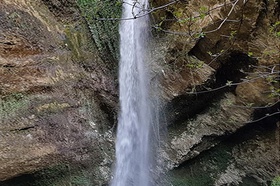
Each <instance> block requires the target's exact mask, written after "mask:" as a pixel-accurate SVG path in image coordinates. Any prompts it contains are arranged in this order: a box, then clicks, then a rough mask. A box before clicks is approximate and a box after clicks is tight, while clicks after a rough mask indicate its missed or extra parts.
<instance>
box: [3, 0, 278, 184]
mask: <svg viewBox="0 0 280 186" xmlns="http://www.w3.org/2000/svg"><path fill="white" fill-rule="evenodd" d="M125 2H130V1H124V2H123V1H119V0H102V1H101V0H77V1H76V0H2V1H0V185H1V186H62V185H72V186H87V185H88V186H92V185H93V186H96V185H109V184H110V182H111V180H112V178H113V177H114V176H113V175H114V173H113V171H114V166H115V162H116V159H115V141H116V138H117V137H116V135H117V133H118V132H117V130H118V129H117V126H118V125H120V124H119V123H118V118H119V117H120V115H118V113H120V111H121V110H122V108H121V107H122V106H121V103H119V95H120V94H121V93H120V92H119V91H118V90H119V89H121V87H120V86H122V85H121V84H119V81H120V79H119V78H118V69H119V63H118V61H119V59H120V58H121V57H120V53H119V41H120V38H119V33H118V31H119V24H120V22H121V12H122V6H123V5H124V3H125ZM132 2H138V1H131V2H130V3H132ZM149 3H150V6H149V7H148V8H147V11H148V13H149V17H150V27H149V28H148V30H149V32H150V38H149V43H148V44H149V47H150V48H149V49H150V52H151V53H150V54H147V56H145V57H148V55H150V56H151V59H150V61H149V68H150V74H149V75H148V76H147V78H150V79H151V82H150V85H149V86H150V88H151V89H156V90H158V91H154V92H149V94H148V97H149V99H148V100H150V101H153V100H152V98H154V97H156V98H158V99H159V100H156V101H158V102H160V103H161V104H160V107H159V111H158V115H156V116H155V117H153V118H152V119H156V120H158V121H159V125H165V124H166V123H167V124H168V126H167V127H168V133H167V134H166V136H164V137H163V138H164V139H165V140H163V141H162V142H161V143H162V144H161V145H162V147H163V148H162V149H161V148H159V149H157V150H158V152H157V154H159V157H156V158H155V159H156V160H157V161H160V162H159V163H160V164H162V165H164V166H163V167H160V166H157V165H153V164H151V165H150V166H151V167H152V168H153V169H152V170H153V172H150V175H148V176H154V174H155V176H156V177H157V176H158V177H159V178H158V179H159V180H160V179H161V178H162V179H163V176H162V175H160V174H159V175H156V174H157V173H159V172H160V173H161V172H164V173H167V176H166V179H167V182H168V183H171V184H173V185H174V186H188V185H191V186H201V185H215V186H216V185H217V186H222V185H241V186H242V185H243V186H254V185H256V186H259V185H260V186H261V185H268V186H277V184H279V175H280V173H279V172H280V170H279V169H280V164H279V163H280V162H279V159H280V158H279V156H280V155H279V146H280V145H279V139H280V132H279V125H280V124H279V112H280V111H279V62H280V61H279V59H280V56H279V55H280V52H279V48H280V46H279V44H280V38H279V32H280V23H279V20H280V13H279V12H280V3H279V1H278V0H269V1H266V0H256V1H252V0H247V1H243V0H242V1H241V0H226V1H224V0H219V1H213V0H206V1H196V0H188V1H177V0H175V1H169V0H150V1H149ZM132 4H133V3H132ZM135 5H136V4H135ZM135 7H136V6H135ZM135 10H136V8H135ZM136 18H137V16H136ZM137 20H141V19H135V21H137ZM128 22H129V21H128ZM136 26H141V24H137V25H136ZM127 42H128V41H127ZM141 42H142V40H141ZM127 44H128V43H127ZM147 48H148V47H145V49H147ZM132 49H133V48H132V47H131V50H132ZM131 50H129V52H131ZM128 54H129V53H126V55H128ZM144 83H147V82H146V81H145V80H144ZM125 85H128V84H127V83H126V84H125ZM147 86H148V85H147ZM141 90H143V89H141ZM138 93H139V91H137V92H136V93H135V94H138ZM151 105H153V104H151ZM133 106H136V105H135V104H134V105H133ZM151 110H153V109H151ZM146 111H148V109H146V110H145V112H146ZM145 119H146V118H145ZM160 130H161V132H165V129H164V128H160ZM155 131H157V130H155ZM134 136H136V135H134ZM154 145H155V146H156V145H158V144H154ZM153 148H154V147H153ZM117 151H118V150H117ZM138 158H140V157H137V160H138ZM141 158H144V157H141ZM137 160H135V159H134V160H133V161H136V162H134V163H135V164H136V163H138V162H137ZM139 161H142V160H140V159H139ZM158 185H163V184H158Z"/></svg>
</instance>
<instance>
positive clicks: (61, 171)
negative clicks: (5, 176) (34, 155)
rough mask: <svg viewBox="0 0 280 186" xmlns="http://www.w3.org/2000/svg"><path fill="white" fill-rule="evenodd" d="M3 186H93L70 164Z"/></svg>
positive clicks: (85, 175)
mask: <svg viewBox="0 0 280 186" xmlns="http://www.w3.org/2000/svg"><path fill="white" fill-rule="evenodd" d="M0 185H1V186H68V185H71V186H92V185H93V184H92V183H91V180H90V177H89V176H87V174H85V173H84V172H83V171H82V170H80V169H77V167H76V168H73V167H71V166H70V165H68V164H59V165H55V166H52V167H49V168H46V169H43V170H40V171H38V172H35V173H33V174H26V175H22V176H20V177H17V178H14V179H11V180H7V181H4V182H0Z"/></svg>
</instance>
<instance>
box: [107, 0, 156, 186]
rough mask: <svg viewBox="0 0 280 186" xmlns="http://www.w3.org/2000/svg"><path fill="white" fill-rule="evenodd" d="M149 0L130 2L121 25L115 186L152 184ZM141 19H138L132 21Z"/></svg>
mask: <svg viewBox="0 0 280 186" xmlns="http://www.w3.org/2000/svg"><path fill="white" fill-rule="evenodd" d="M147 9H148V1H147V0H138V1H135V0H126V1H125V2H123V15H122V21H121V24H120V56H121V57H120V71H119V85H120V106H121V112H120V115H119V121H118V130H117V141H116V167H115V173H114V178H113V180H112V184H111V185H112V186H149V185H152V184H153V183H152V174H151V171H150V170H151V167H152V166H153V158H152V157H153V155H152V153H153V151H152V150H151V149H152V147H153V139H152V137H151V136H152V135H151V133H152V131H151V128H152V126H151V125H152V114H151V112H152V109H151V103H150V97H149V95H148V94H149V89H150V88H149V85H150V82H149V81H150V78H149V73H148V70H147V65H146V64H147V62H148V60H149V59H148V58H149V57H148V51H147V48H148V45H147V39H148V35H149V34H148V29H149V28H148V26H149V16H148V15H145V14H146V11H147ZM133 17H137V18H136V19H129V20H127V18H133Z"/></svg>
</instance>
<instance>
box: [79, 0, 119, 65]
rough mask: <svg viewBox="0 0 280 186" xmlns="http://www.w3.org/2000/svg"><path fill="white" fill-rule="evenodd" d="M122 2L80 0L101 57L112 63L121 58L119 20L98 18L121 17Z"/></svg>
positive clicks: (116, 0)
mask: <svg viewBox="0 0 280 186" xmlns="http://www.w3.org/2000/svg"><path fill="white" fill-rule="evenodd" d="M121 4H122V3H120V1H119V0H78V5H79V7H80V9H81V12H82V14H83V16H84V17H85V19H86V21H87V23H88V27H89V29H90V31H91V34H92V37H93V39H94V41H95V44H96V46H97V49H98V51H99V53H100V55H101V57H102V58H103V60H106V61H111V62H112V63H113V62H115V61H117V60H118V58H119V49H118V45H119V34H118V25H119V21H110V20H104V21H101V20H98V19H100V18H120V17H121ZM112 65H113V66H114V64H112Z"/></svg>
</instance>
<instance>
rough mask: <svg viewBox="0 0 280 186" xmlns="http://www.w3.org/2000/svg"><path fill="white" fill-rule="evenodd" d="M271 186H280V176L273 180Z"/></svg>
mask: <svg viewBox="0 0 280 186" xmlns="http://www.w3.org/2000/svg"><path fill="white" fill-rule="evenodd" d="M271 186H280V176H277V177H275V178H274V179H273V180H272V183H271Z"/></svg>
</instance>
